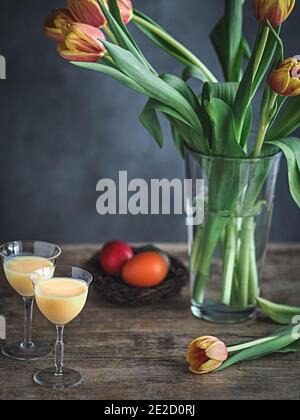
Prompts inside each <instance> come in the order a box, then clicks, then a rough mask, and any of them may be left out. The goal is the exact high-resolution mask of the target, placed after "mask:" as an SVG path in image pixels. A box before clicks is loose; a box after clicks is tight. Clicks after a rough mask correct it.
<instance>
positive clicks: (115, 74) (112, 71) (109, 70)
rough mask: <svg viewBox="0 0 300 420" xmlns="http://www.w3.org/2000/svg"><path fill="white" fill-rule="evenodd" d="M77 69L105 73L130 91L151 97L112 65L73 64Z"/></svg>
mask: <svg viewBox="0 0 300 420" xmlns="http://www.w3.org/2000/svg"><path fill="white" fill-rule="evenodd" d="M71 64H73V65H74V66H76V67H80V68H82V69H85V70H91V71H98V72H100V73H104V74H106V75H108V76H110V77H112V78H113V79H115V80H117V81H118V82H120V83H121V84H122V85H123V86H126V87H127V88H129V89H132V90H135V91H136V92H138V93H140V94H141V95H144V96H147V97H148V96H149V93H148V92H147V91H146V90H145V89H144V88H143V87H142V86H140V85H139V84H138V83H136V82H135V81H134V80H132V79H130V77H128V76H126V74H124V73H122V72H121V71H119V70H118V69H116V68H115V67H113V66H111V65H110V64H104V61H103V63H80V62H75V61H73V62H71Z"/></svg>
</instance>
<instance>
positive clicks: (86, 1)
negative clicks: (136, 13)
mask: <svg viewBox="0 0 300 420" xmlns="http://www.w3.org/2000/svg"><path fill="white" fill-rule="evenodd" d="M103 3H104V4H105V5H106V7H107V8H108V2H107V0H103ZM117 3H118V6H119V9H120V14H121V17H122V20H123V23H124V24H125V25H127V24H128V23H129V22H130V21H131V19H132V17H133V5H132V2H131V0H117ZM68 7H69V10H70V12H71V13H72V15H73V16H74V17H75V19H76V21H78V22H82V23H86V24H88V25H92V26H95V27H97V28H103V27H104V26H106V24H107V21H106V18H105V16H104V14H103V12H102V10H101V7H100V5H99V3H98V1H97V0H69V1H68Z"/></svg>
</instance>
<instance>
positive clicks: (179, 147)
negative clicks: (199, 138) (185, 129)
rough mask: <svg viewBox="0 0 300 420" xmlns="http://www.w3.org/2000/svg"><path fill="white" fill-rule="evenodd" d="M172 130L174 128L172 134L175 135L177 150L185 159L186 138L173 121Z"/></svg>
mask: <svg viewBox="0 0 300 420" xmlns="http://www.w3.org/2000/svg"><path fill="white" fill-rule="evenodd" d="M171 130H172V136H173V140H174V144H175V147H176V149H177V151H178V152H179V154H180V156H181V157H182V158H183V159H184V157H185V147H184V145H185V141H184V138H183V137H182V135H181V132H180V131H179V129H178V128H177V126H176V124H174V123H171Z"/></svg>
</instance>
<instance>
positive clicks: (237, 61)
mask: <svg viewBox="0 0 300 420" xmlns="http://www.w3.org/2000/svg"><path fill="white" fill-rule="evenodd" d="M211 40H212V43H213V46H214V48H215V50H216V53H217V55H218V58H219V61H220V63H221V66H222V69H223V73H224V76H225V79H226V80H228V81H239V80H240V78H241V74H242V64H243V58H244V52H245V49H244V47H245V45H244V36H243V2H242V1H241V0H228V1H226V2H225V15H224V17H223V18H222V19H221V20H220V21H219V22H218V24H217V26H216V27H215V29H214V30H213V32H212V33H211Z"/></svg>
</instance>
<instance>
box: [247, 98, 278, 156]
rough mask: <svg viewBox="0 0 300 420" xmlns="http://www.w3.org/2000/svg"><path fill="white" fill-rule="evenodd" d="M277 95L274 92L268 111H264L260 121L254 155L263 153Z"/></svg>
mask: <svg viewBox="0 0 300 420" xmlns="http://www.w3.org/2000/svg"><path fill="white" fill-rule="evenodd" d="M277 97H278V95H277V93H275V92H272V94H271V96H270V99H269V104H268V106H267V108H266V112H263V114H262V116H261V123H260V127H259V131H258V135H257V139H256V144H255V148H254V152H253V155H254V156H260V154H261V151H262V148H263V145H264V142H265V138H266V134H267V131H268V129H269V127H270V124H271V121H272V117H273V114H274V107H275V105H276V101H277Z"/></svg>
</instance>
